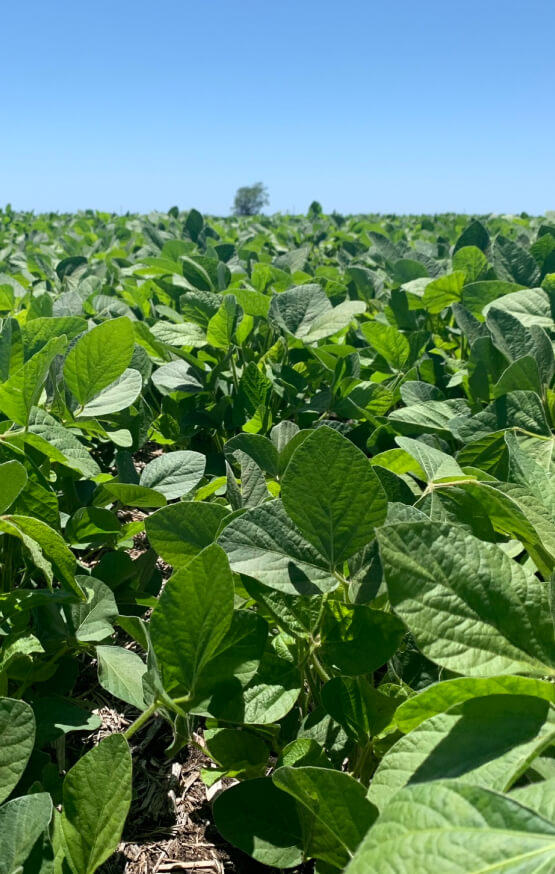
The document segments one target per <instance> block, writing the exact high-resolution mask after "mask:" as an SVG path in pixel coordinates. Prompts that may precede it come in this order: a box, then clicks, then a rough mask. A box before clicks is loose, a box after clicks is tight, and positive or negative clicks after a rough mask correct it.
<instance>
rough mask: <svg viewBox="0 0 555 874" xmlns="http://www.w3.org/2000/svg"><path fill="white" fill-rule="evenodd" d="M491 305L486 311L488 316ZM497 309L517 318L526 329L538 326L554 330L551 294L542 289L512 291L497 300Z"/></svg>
mask: <svg viewBox="0 0 555 874" xmlns="http://www.w3.org/2000/svg"><path fill="white" fill-rule="evenodd" d="M490 306H491V304H489V305H488V306H487V307H486V308H485V309H484V315H487V313H488V311H489V308H490ZM495 308H496V309H498V310H504V311H505V312H507V313H510V314H511V315H513V316H515V318H517V319H518V320H519V322H521V323H522V324H523V325H524V326H525V327H527V328H529V327H531V326H532V325H537V326H539V327H541V328H545V329H546V330H547V331H550V330H552V328H553V314H552V312H551V301H550V297H549V294H548V293H547V292H546V291H544V290H543V289H542V288H525V289H523V290H522V291H516V290H514V291H510V293H509V294H504V295H502V296H501V297H498V298H496V300H495Z"/></svg>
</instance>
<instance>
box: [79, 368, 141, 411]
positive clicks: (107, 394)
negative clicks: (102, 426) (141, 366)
mask: <svg viewBox="0 0 555 874" xmlns="http://www.w3.org/2000/svg"><path fill="white" fill-rule="evenodd" d="M142 387H143V378H142V376H141V374H140V373H139V371H138V370H133V369H132V368H129V369H128V370H125V371H124V372H123V373H122V375H121V376H119V377H118V378H117V379H116V381H115V382H113V383H111V385H109V386H108V388H106V389H104V390H103V391H101V392H100V394H98V395H97V396H96V397H94V398H93V399H92V400H90V401H89V402H88V403H87V404H85V406H84V407H83V409H82V410H80V411H79V412H78V414H76V415H77V416H78V417H82V418H86V417H88V418H96V417H97V416H106V415H108V414H109V413H117V412H119V411H120V410H126V409H127V407H130V406H131V404H133V403H134V402H135V401H136V400H137V398H138V397H139V395H140V393H141V389H142Z"/></svg>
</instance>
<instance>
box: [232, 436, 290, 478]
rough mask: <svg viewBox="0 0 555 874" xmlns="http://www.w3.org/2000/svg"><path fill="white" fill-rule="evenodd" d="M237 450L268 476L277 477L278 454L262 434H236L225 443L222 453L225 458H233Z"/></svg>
mask: <svg viewBox="0 0 555 874" xmlns="http://www.w3.org/2000/svg"><path fill="white" fill-rule="evenodd" d="M282 424H283V423H282ZM277 427H279V426H277ZM238 450H239V451H241V452H244V453H245V454H246V455H248V456H249V457H250V458H252V460H253V461H254V462H255V463H256V464H257V465H258V467H260V468H262V470H264V471H266V473H268V474H270V476H277V475H278V473H279V452H278V449H277V448H276V446H274V444H273V443H272V441H271V440H269V439H268V438H267V437H263V436H262V434H238V435H237V436H236V437H233V438H232V439H231V440H228V441H227V443H226V444H225V447H224V451H225V454H226V456H230V455H231V456H233V454H234V453H235V452H237V451H238Z"/></svg>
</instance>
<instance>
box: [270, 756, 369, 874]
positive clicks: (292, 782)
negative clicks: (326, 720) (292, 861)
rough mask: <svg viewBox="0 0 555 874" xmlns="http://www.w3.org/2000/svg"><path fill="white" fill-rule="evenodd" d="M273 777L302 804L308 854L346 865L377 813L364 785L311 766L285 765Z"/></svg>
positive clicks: (280, 787) (340, 774)
mask: <svg viewBox="0 0 555 874" xmlns="http://www.w3.org/2000/svg"><path fill="white" fill-rule="evenodd" d="M272 779H273V781H274V784H275V785H276V786H277V787H278V788H279V789H282V790H283V791H284V792H288V793H289V794H290V795H292V796H293V798H294V799H295V800H296V801H297V802H298V804H299V805H300V806H301V807H300V809H301V810H302V816H301V823H302V826H303V837H304V841H305V847H306V854H307V855H308V856H309V857H310V856H313V857H316V858H317V859H322V860H323V861H324V862H328V863H329V864H330V865H335V866H336V867H338V868H340V867H342V866H343V865H345V864H346V863H347V862H348V861H349V859H350V858H351V857H352V855H353V853H354V852H355V850H356V848H357V847H358V845H359V843H360V841H361V840H362V838H363V837H364V836H365V834H366V832H367V831H368V829H369V828H370V826H371V825H372V823H373V822H374V820H375V819H376V816H377V810H376V808H375V807H374V805H373V804H371V803H370V802H369V801H368V800H367V799H366V798H365V797H364V796H365V791H364V786H363V785H362V784H361V783H358V782H357V781H356V780H354V779H353V778H352V777H350V776H349V774H344V773H342V772H341V771H332V770H330V769H329V768H314V767H311V766H306V767H299V768H289V767H286V766H284V767H282V768H278V769H277V770H276V771H274V774H273V775H272Z"/></svg>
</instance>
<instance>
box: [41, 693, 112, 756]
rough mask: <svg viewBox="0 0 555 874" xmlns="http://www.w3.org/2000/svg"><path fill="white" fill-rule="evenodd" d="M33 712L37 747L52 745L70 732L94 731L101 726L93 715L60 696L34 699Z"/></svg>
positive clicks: (97, 718) (99, 721) (98, 719)
mask: <svg viewBox="0 0 555 874" xmlns="http://www.w3.org/2000/svg"><path fill="white" fill-rule="evenodd" d="M33 711H34V714H35V719H36V721H37V738H36V746H37V747H42V746H44V745H45V744H48V743H52V742H53V741H56V740H58V738H60V737H62V735H64V734H69V732H72V731H86V732H91V731H96V730H97V729H98V728H100V726H101V724H102V722H101V720H100V718H99V717H98V716H97V715H96V714H95V713H91V712H90V710H85V708H83V707H80V706H79V705H78V704H75V703H74V702H73V701H71V700H69V699H68V698H62V697H61V696H60V695H45V696H44V697H42V696H41V697H40V698H36V699H35V700H34V701H33Z"/></svg>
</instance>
